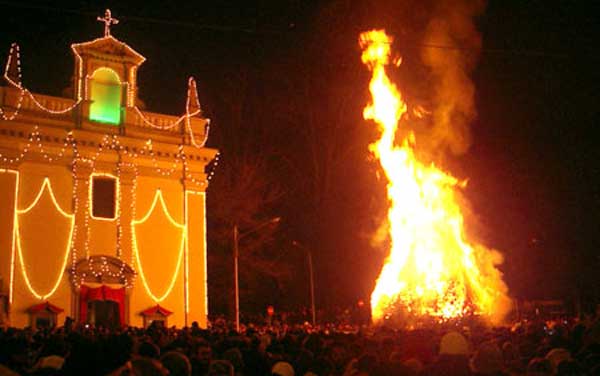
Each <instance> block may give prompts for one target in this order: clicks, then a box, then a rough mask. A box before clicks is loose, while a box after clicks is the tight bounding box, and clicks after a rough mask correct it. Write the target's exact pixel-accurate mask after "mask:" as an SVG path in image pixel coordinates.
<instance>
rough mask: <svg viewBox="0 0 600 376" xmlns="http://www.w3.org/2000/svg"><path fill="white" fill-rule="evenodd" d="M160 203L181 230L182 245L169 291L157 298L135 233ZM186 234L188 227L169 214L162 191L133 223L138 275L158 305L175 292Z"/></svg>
mask: <svg viewBox="0 0 600 376" xmlns="http://www.w3.org/2000/svg"><path fill="white" fill-rule="evenodd" d="M159 201H160V204H161V207H162V210H163V213H164V214H165V216H166V217H167V219H168V221H169V222H170V223H171V224H172V225H173V226H175V227H177V228H179V229H180V230H181V245H180V248H179V255H178V256H177V265H176V267H175V272H174V273H173V276H172V277H171V281H170V282H169V285H168V286H167V289H166V290H165V292H164V293H163V294H162V295H161V296H156V295H155V294H154V293H153V292H152V289H151V288H150V286H149V284H148V280H147V278H146V275H145V273H144V269H143V267H142V262H141V260H140V254H139V247H138V244H137V236H136V233H135V226H136V225H139V224H141V223H144V222H146V221H147V220H148V218H150V215H151V214H152V213H153V212H154V210H155V208H156V205H157V203H158V202H159ZM186 233H187V226H186V224H185V223H184V224H181V223H179V222H177V221H176V220H175V219H174V218H173V217H172V216H171V213H169V210H168V209H167V205H166V203H165V200H164V198H163V195H162V191H161V190H160V189H157V190H156V193H155V195H154V199H153V201H152V204H151V205H150V208H149V209H148V212H147V213H146V214H145V215H144V216H143V217H142V218H141V219H139V220H136V219H133V220H132V221H131V238H132V245H133V249H132V251H133V253H134V254H135V261H136V264H137V267H138V274H139V275H140V277H141V280H142V284H143V286H144V289H145V290H146V293H147V294H148V296H150V297H151V298H152V300H154V301H155V302H156V303H160V302H161V301H163V300H164V299H165V298H166V297H167V296H169V294H170V293H171V291H172V290H173V287H174V286H175V281H176V280H177V276H178V275H179V269H180V268H181V263H182V258H183V253H184V248H185V244H186V243H187V241H186V238H187V236H186Z"/></svg>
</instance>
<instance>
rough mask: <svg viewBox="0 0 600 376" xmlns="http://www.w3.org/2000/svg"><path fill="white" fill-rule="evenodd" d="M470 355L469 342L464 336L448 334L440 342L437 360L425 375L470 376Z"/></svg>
mask: <svg viewBox="0 0 600 376" xmlns="http://www.w3.org/2000/svg"><path fill="white" fill-rule="evenodd" d="M470 353H471V351H470V346H469V342H467V340H466V339H465V337H464V336H463V335H462V334H460V333H458V332H455V331H452V332H448V333H446V334H445V335H444V336H443V337H442V339H441V341H440V350H439V354H438V358H437V360H436V361H435V362H434V363H433V364H432V365H430V366H429V367H427V368H426V369H425V370H424V372H423V375H425V376H434V375H445V376H469V375H471V369H470V368H469V355H470Z"/></svg>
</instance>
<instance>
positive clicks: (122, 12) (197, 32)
mask: <svg viewBox="0 0 600 376" xmlns="http://www.w3.org/2000/svg"><path fill="white" fill-rule="evenodd" d="M125 3H127V4H125ZM397 3H398V2H396V1H316V0H312V1H300V0H295V1H293V0H289V1H283V0H282V1H249V2H239V3H238V2H232V1H215V2H205V1H189V2H152V1H147V2H138V3H135V2H123V1H107V2H105V3H104V4H100V3H99V2H88V1H79V2H74V1H73V2H69V1H61V2H56V1H0V10H1V14H2V17H3V22H2V26H1V30H0V48H2V49H4V50H5V51H6V52H8V48H9V46H10V43H11V42H13V41H17V42H19V43H20V45H21V53H22V68H23V74H24V82H25V84H26V86H28V87H30V88H31V89H32V90H33V91H35V92H41V93H50V94H55V95H59V94H60V93H61V90H62V89H63V88H65V87H66V86H68V83H69V79H70V75H71V74H72V66H73V65H72V64H73V62H72V57H71V52H70V50H69V45H70V44H71V43H73V42H81V41H86V40H90V39H92V38H94V37H98V36H100V35H101V33H102V25H101V24H99V23H97V22H96V21H95V16H96V15H101V14H102V13H103V10H104V8H106V7H110V8H111V9H112V11H113V15H114V16H116V17H117V18H119V19H120V20H121V23H120V24H119V25H117V26H115V27H114V28H113V34H114V35H115V36H116V37H117V38H119V39H120V40H122V41H124V42H127V43H128V44H130V45H131V46H132V47H133V48H135V49H136V50H137V51H139V52H140V53H142V54H143V55H144V56H146V58H147V61H146V62H145V63H144V65H143V67H142V68H141V69H140V73H139V80H138V84H139V86H140V96H141V98H142V99H143V100H144V101H145V102H146V104H147V105H148V108H149V109H151V110H153V111H158V112H166V113H172V114H179V113H181V112H182V111H183V110H184V107H183V106H184V101H185V89H186V79H187V77H188V76H189V75H194V76H195V77H196V79H197V80H198V87H199V90H200V97H201V101H202V103H203V107H204V109H205V111H206V112H207V113H208V115H209V116H210V117H211V118H212V119H213V124H214V134H213V137H212V138H211V139H210V141H209V144H210V146H214V147H217V148H220V149H222V150H223V151H224V158H226V155H227V154H228V153H229V154H231V153H236V152H237V150H238V149H237V148H239V147H242V148H243V147H245V148H248V147H250V148H251V152H252V153H256V154H259V155H260V154H261V153H266V154H267V155H269V153H274V151H277V152H278V153H282V152H281V151H282V150H283V153H282V154H284V157H283V158H288V157H289V159H290V160H301V159H302V157H303V156H306V155H308V154H309V151H308V148H309V145H308V144H307V143H306V140H305V141H302V142H301V141H298V142H296V139H295V138H293V137H295V136H293V135H295V134H297V132H296V131H297V129H296V128H294V127H302V126H303V125H302V122H296V123H295V122H294V121H293V120H291V121H289V119H288V118H289V117H290V116H291V115H290V114H296V113H297V111H298V108H299V107H300V108H302V107H301V106H304V107H303V108H305V109H306V108H307V107H310V109H311V110H312V112H311V111H308V110H306V111H301V112H302V113H303V114H302V115H301V117H302V116H304V115H305V114H306V113H309V112H311V113H316V115H317V117H318V118H319V119H320V120H319V121H322V122H323V124H324V127H327V124H329V123H332V122H335V121H336V119H337V118H336V116H339V115H338V114H333V111H334V110H335V111H337V110H336V109H334V107H333V105H331V106H330V105H329V103H333V102H332V100H330V99H331V98H332V97H334V96H337V97H339V96H344V97H347V98H348V100H347V105H348V109H347V110H346V111H347V112H345V113H347V116H348V118H349V119H348V123H349V124H356V125H357V126H360V124H363V126H364V122H362V120H361V118H360V115H361V109H362V107H363V106H364V101H365V99H366V96H365V94H366V87H367V82H368V81H367V80H368V75H367V73H366V72H365V71H364V70H363V69H362V67H361V65H360V61H359V60H360V55H359V54H360V51H359V50H358V46H357V43H356V41H357V37H358V32H360V31H361V30H364V29H366V28H372V27H386V28H388V29H389V30H390V32H391V33H392V34H394V35H398V36H399V38H398V39H399V40H400V41H401V42H402V43H401V44H402V45H401V46H400V45H397V46H395V47H396V50H398V52H399V53H401V54H402V55H403V56H404V57H405V59H406V60H407V64H408V66H411V64H412V65H414V66H415V67H416V69H419V66H418V65H419V63H418V51H419V49H420V48H421V47H420V45H419V43H420V42H419V39H418V35H419V25H420V22H422V21H423V20H426V19H427V14H426V11H423V9H427V7H426V6H421V7H418V11H415V13H414V14H413V13H411V7H410V3H417V2H414V1H412V2H410V1H407V2H401V3H402V5H400V4H397ZM423 3H427V4H428V3H431V1H426V2H423ZM407 4H408V5H407ZM375 5H376V6H375ZM598 8H599V6H598V5H597V3H596V2H593V1H541V0H538V1H516V0H515V1H513V0H496V1H494V0H491V1H489V2H488V4H487V8H486V11H485V13H484V14H483V15H482V16H481V17H480V18H478V19H477V25H478V27H479V30H480V31H481V32H482V36H483V50H482V52H481V56H480V59H479V64H478V65H477V67H476V69H475V70H474V72H473V74H472V77H473V80H474V82H475V85H476V90H477V93H476V100H477V111H478V117H477V119H476V120H475V121H474V122H473V124H472V126H471V131H472V135H473V145H472V147H471V149H470V150H469V151H468V152H467V153H466V154H464V155H462V156H459V157H452V158H451V160H450V161H449V162H448V167H449V168H450V169H451V170H452V171H453V172H454V173H455V174H456V175H458V176H460V177H465V178H469V186H468V188H467V191H466V195H467V196H468V198H469V200H470V201H471V204H472V206H473V211H474V212H475V213H476V215H477V217H478V221H479V223H480V226H481V229H480V230H479V233H478V236H479V237H480V238H482V239H483V240H484V242H485V243H486V244H488V245H490V246H491V247H494V248H497V249H499V250H501V251H502V252H503V253H504V254H505V258H506V262H505V264H504V266H503V271H504V272H505V275H506V280H507V282H508V284H509V288H510V290H511V294H512V295H513V296H516V297H524V298H535V297H565V296H569V297H574V296H576V295H577V292H579V294H580V296H583V297H584V298H585V299H587V298H595V299H598V298H599V297H600V293H599V292H600V290H598V287H600V286H599V285H598V283H597V280H598V278H597V270H598V268H599V267H600V259H599V256H598V251H599V247H600V225H599V224H600V215H599V213H600V189H599V184H600V171H599V163H598V161H599V160H600V152H599V151H598V150H599V148H598V147H597V141H598V138H597V137H596V136H595V135H596V133H598V132H597V131H596V130H595V126H596V123H597V122H598V120H599V116H598V111H599V110H598V109H599V108H600V103H599V101H598V87H599V86H598V84H599V83H600V80H599V78H600V77H599V73H598V71H599V70H598V65H599V63H600V58H599V56H600V55H599V54H598V52H597V46H598V40H597V38H596V37H595V34H596V32H597V31H598V30H597V28H598V26H597V24H598V15H599V13H600V12H599V9H598ZM423 12H425V13H423ZM0 56H3V57H5V56H6V53H4V54H2V55H0ZM306 74H311V75H313V77H312V79H311V80H310V81H311V82H313V83H314V82H315V81H318V82H317V83H314V84H312V85H313V86H311V87H314V92H315V93H317V94H318V95H316V96H314V97H313V98H312V100H313V102H310V101H307V102H298V101H296V98H297V95H296V93H293V92H291V91H290V90H289V89H290V87H294V86H293V85H291V86H290V85H289V82H288V81H291V82H301V81H302V77H301V76H302V75H306ZM315 75H317V77H318V78H321V79H319V80H315ZM240 77H243V78H244V79H243V80H240ZM403 77H404V78H403ZM398 78H399V80H403V79H404V80H407V81H410V80H409V78H408V77H405V76H403V74H402V72H400V73H398ZM296 79H298V81H294V80H296ZM240 82H243V83H244V84H245V86H244V90H245V91H244V93H246V96H247V98H246V99H245V101H244V103H243V109H242V111H241V112H240V114H241V115H242V119H243V122H241V123H239V124H237V125H236V126H230V124H233V120H232V117H233V115H232V113H233V110H232V109H231V108H230V106H229V105H230V104H231V98H232V95H234V94H235V93H236V92H237V91H238V90H241V89H240V88H239V87H238V84H239V83H240ZM408 86H410V85H408ZM409 92H410V91H409ZM232 93H233V94H232ZM410 99H411V98H410V95H409V98H408V100H410ZM234 102H235V101H234ZM300 103H301V104H300ZM316 110H318V111H316ZM238 120H239V119H238ZM303 121H304V118H303ZM228 127H229V128H228ZM352 135H354V136H356V135H359V136H360V137H362V136H364V137H362V138H360V137H359V136H357V137H359V138H360V139H352V137H353V136H352ZM361 135H362V136H361ZM371 136H372V135H371ZM290 137H292V138H290ZM324 137H325V136H324ZM348 137H349V140H348V142H349V143H351V144H353V145H358V147H357V148H356V149H352V151H351V155H350V156H349V157H348V165H346V166H343V167H340V171H342V170H343V171H344V172H343V173H338V172H337V171H336V172H335V173H333V174H332V176H334V177H335V180H334V183H333V185H334V186H335V188H334V189H333V192H334V193H333V196H332V197H335V199H334V200H333V201H334V203H333V204H330V203H329V201H327V200H325V201H322V200H314V202H313V200H312V199H311V197H310V194H308V195H307V194H303V193H302V192H300V193H299V192H297V191H298V190H294V189H293V187H291V188H290V187H289V186H286V184H283V185H284V187H286V188H289V192H290V193H289V194H288V195H287V196H286V198H285V202H282V203H281V205H280V213H281V214H282V216H283V217H284V222H285V223H284V224H282V226H284V227H287V230H286V231H288V232H289V233H291V234H293V236H294V237H299V238H300V239H301V240H302V241H303V242H304V243H306V244H309V245H310V246H311V247H313V248H319V247H320V248H319V249H318V252H316V253H317V255H316V257H315V259H316V263H318V265H317V273H318V278H317V281H318V283H320V284H321V286H324V285H327V286H331V288H330V289H329V290H331V291H332V292H331V293H328V292H325V291H323V292H322V293H321V295H320V298H319V299H320V300H321V301H322V302H326V301H330V300H331V301H335V300H336V297H332V296H331V295H332V294H339V295H342V296H343V297H342V298H339V299H338V300H339V301H341V302H347V301H352V300H353V299H357V298H358V297H360V296H363V297H364V296H366V294H368V293H369V291H370V289H371V288H372V284H373V282H374V276H376V275H377V272H378V268H379V267H380V263H381V258H382V255H381V252H379V253H378V252H376V251H373V250H372V249H369V246H368V244H369V242H368V241H366V240H365V239H364V234H361V229H365V227H364V226H363V224H364V221H365V218H367V219H370V217H371V216H373V217H374V216H375V214H372V215H371V213H370V212H369V205H367V204H364V205H363V203H364V202H366V201H367V200H368V199H367V198H366V196H365V197H361V196H360V195H361V194H362V193H364V192H366V191H369V192H381V183H377V181H376V179H374V178H373V176H374V174H375V171H376V164H373V163H371V162H368V161H367V154H368V153H367V150H366V145H367V144H368V142H369V139H368V137H369V134H368V133H360V132H358V133H356V132H354V133H351V134H350V133H349V136H348ZM324 139H325V140H326V138H324ZM338 141H339V140H338ZM240 145H242V146H240ZM361 145H362V146H364V148H363V147H362V146H361ZM286 153H288V155H285V154H286ZM356 161H358V162H356ZM355 162H356V167H355V168H354V169H352V165H350V164H353V163H355ZM307 164H309V163H308V162H307V163H306V164H302V163H300V164H293V166H294V167H293V168H294V169H299V170H300V171H301V173H302V171H303V170H302V169H303V168H304V167H306V165H307ZM288 167H289V166H288ZM286 168H287V167H285V166H284V165H278V166H277V168H274V169H273V171H270V172H269V174H270V178H272V179H280V180H288V178H289V176H292V175H294V174H293V173H292V172H290V171H288V170H286ZM217 173H218V172H217ZM309 174H310V169H308V167H307V170H306V174H305V175H309ZM291 181H293V179H292V180H291ZM373 182H375V183H373ZM290 184H296V183H290ZM371 184H375V185H377V184H379V186H378V187H373V189H370V188H369V187H370V185H371ZM304 193H305V192H304ZM307 196H308V197H307ZM346 198H348V199H347V200H346ZM336 200H339V202H338V201H336ZM344 200H346V201H344ZM349 200H351V201H353V200H355V201H358V203H354V202H352V203H348V201H349ZM361 200H362V201H361ZM363 201H364V202H363ZM324 202H325V203H324ZM337 205H339V208H338V206H337ZM312 206H316V208H313V209H312V210H313V211H314V212H315V213H320V216H321V219H320V220H319V219H315V217H314V215H313V216H312V217H310V218H308V216H307V217H305V216H304V214H303V212H304V211H305V210H306V208H307V207H312ZM375 206H377V205H375ZM209 215H210V213H209ZM336 215H337V216H343V217H344V218H343V219H340V220H339V221H336V220H335V218H336ZM286 218H287V220H286ZM322 222H328V223H331V222H335V225H334V224H327V225H324V224H322ZM303 226H310V227H313V228H315V230H314V231H312V229H311V230H305V229H301V228H302V227H303ZM289 228H292V229H291V230H290V229H289ZM299 228H300V229H299ZM317 228H318V230H317ZM290 236H292V235H290ZM325 238H327V239H325ZM353 244H360V246H353ZM357 275H358V276H359V277H357ZM319 291H321V290H319Z"/></svg>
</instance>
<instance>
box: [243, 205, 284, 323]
mask: <svg viewBox="0 0 600 376" xmlns="http://www.w3.org/2000/svg"><path fill="white" fill-rule="evenodd" d="M279 221H281V217H275V218H271V219H269V220H268V221H266V222H263V223H261V224H259V225H257V226H256V227H254V228H251V229H250V230H248V231H246V232H244V233H242V234H240V231H239V228H238V225H237V223H236V224H234V225H233V275H234V285H235V330H236V331H237V332H238V333H239V331H240V277H239V253H240V252H239V242H240V239H242V238H243V237H244V236H246V235H250V234H252V233H254V232H256V231H258V230H260V229H261V228H263V227H265V226H268V225H270V224H274V223H278V222H279Z"/></svg>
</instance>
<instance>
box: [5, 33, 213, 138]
mask: <svg viewBox="0 0 600 376" xmlns="http://www.w3.org/2000/svg"><path fill="white" fill-rule="evenodd" d="M100 40H111V41H112V42H113V43H116V44H119V45H121V46H123V47H124V48H125V49H126V50H127V51H129V52H130V53H131V54H133V55H134V56H135V57H136V58H137V65H139V64H141V63H143V62H144V61H145V60H146V58H145V57H143V56H142V55H140V54H139V53H137V52H136V51H135V50H133V49H132V48H131V47H129V46H128V45H127V44H126V43H123V42H121V41H119V40H117V39H115V38H114V37H112V36H107V37H103V38H97V39H94V40H92V41H89V42H85V43H76V44H72V45H71V50H72V51H73V54H74V55H75V60H76V66H77V72H78V74H77V100H76V101H75V102H74V103H72V104H71V105H69V106H67V107H65V108H62V109H51V108H49V107H47V106H44V105H43V104H42V103H41V102H40V101H39V100H38V99H36V97H35V96H34V95H33V93H31V91H29V89H27V88H25V87H24V86H23V85H22V83H21V82H22V74H21V54H20V47H19V45H18V44H17V43H13V44H12V45H11V49H10V53H9V57H8V60H7V64H6V66H5V70H4V79H5V80H6V81H7V82H8V83H9V84H10V85H11V86H13V87H14V88H16V89H18V90H19V99H18V102H17V105H16V108H15V110H14V112H13V113H12V114H11V115H10V116H7V115H6V113H5V111H4V110H3V109H2V108H0V116H1V117H2V119H3V120H14V119H15V118H16V117H17V115H18V113H19V111H20V110H21V108H22V105H23V100H24V97H25V96H27V97H28V98H29V99H30V100H31V102H32V103H33V104H34V105H35V106H36V107H38V108H39V109H40V110H42V111H44V112H47V113H49V114H52V115H64V114H66V113H68V112H71V111H73V110H74V109H75V108H76V107H78V106H79V105H80V104H81V103H82V102H83V100H84V99H85V98H87V97H88V84H87V82H88V80H89V79H90V77H89V76H87V75H84V72H83V66H84V64H83V58H82V56H81V54H80V50H81V49H83V48H85V47H88V46H90V45H93V44H94V43H97V42H98V41H100ZM15 55H16V60H17V61H16V62H14V61H13V56H15ZM12 64H16V65H17V71H18V79H19V82H15V81H14V80H13V79H12V78H10V77H9V68H10V67H11V66H12ZM101 69H102V68H101ZM105 69H110V68H105ZM136 69H137V66H135V67H133V68H131V70H130V75H129V79H130V82H121V81H120V84H121V85H125V86H126V92H127V102H128V103H127V105H128V106H130V107H131V108H133V110H134V111H135V113H136V114H137V115H138V117H139V118H140V119H141V120H142V122H143V123H144V124H146V125H148V126H150V127H151V128H154V129H159V130H163V131H166V130H170V129H172V128H175V127H177V126H178V125H179V124H181V123H182V122H183V121H189V119H190V118H192V117H195V116H197V115H199V114H200V113H201V110H200V108H199V107H198V109H197V110H195V111H193V112H190V111H189V106H186V107H188V108H186V113H185V114H184V115H182V116H180V117H179V118H177V119H176V120H175V121H174V122H173V123H171V124H168V125H165V126H163V125H157V124H154V123H153V122H151V121H150V120H149V119H148V118H147V117H146V115H144V113H143V112H142V111H141V110H140V109H139V108H138V107H137V106H136V105H135V84H134V83H135V78H136V72H137V70H136ZM113 72H114V71H113ZM117 76H118V75H117ZM84 84H85V90H82V87H83V86H84ZM194 88H195V83H194ZM84 91H85V93H84ZM83 94H85V95H83ZM188 97H189V89H188ZM196 99H197V95H196ZM188 102H189V99H188ZM206 120H207V127H206V129H205V132H204V140H203V142H202V143H197V142H196V140H195V135H194V132H193V130H192V128H191V126H188V127H187V131H188V132H189V136H190V142H191V143H192V145H194V146H195V147H198V148H200V147H203V146H204V144H205V143H206V140H207V139H208V133H209V129H210V128H209V127H208V124H209V122H208V119H206Z"/></svg>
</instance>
